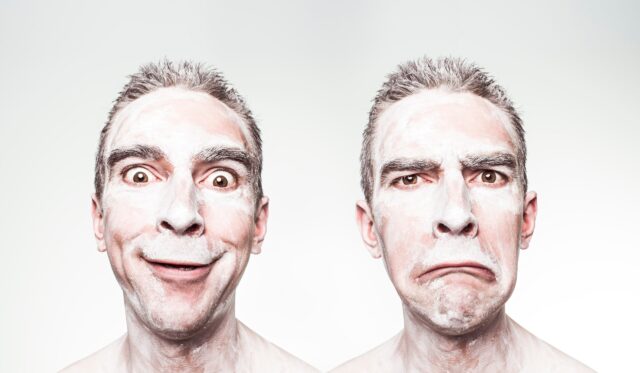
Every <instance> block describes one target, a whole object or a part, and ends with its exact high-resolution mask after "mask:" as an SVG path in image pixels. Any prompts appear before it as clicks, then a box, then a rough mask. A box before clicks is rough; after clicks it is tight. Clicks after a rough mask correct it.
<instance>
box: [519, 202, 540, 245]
mask: <svg viewBox="0 0 640 373" xmlns="http://www.w3.org/2000/svg"><path fill="white" fill-rule="evenodd" d="M537 214H538V196H537V194H536V192H527V194H526V195H525V197H524V208H523V209H522V231H521V235H520V248H521V249H522V250H524V249H526V248H528V247H529V243H530V242H531V237H532V236H533V231H534V229H535V226H536V215H537Z"/></svg>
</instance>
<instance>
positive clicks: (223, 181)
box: [205, 170, 236, 189]
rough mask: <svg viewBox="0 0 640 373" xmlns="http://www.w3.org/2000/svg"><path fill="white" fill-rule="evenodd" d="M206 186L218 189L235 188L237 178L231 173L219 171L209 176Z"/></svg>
mask: <svg viewBox="0 0 640 373" xmlns="http://www.w3.org/2000/svg"><path fill="white" fill-rule="evenodd" d="M205 185H206V186H212V187H214V188H218V189H229V188H234V187H235V186H236V178H235V176H233V175H232V174H231V173H230V172H227V171H224V170H217V171H214V172H212V173H211V174H210V175H209V176H207V178H206V180H205Z"/></svg>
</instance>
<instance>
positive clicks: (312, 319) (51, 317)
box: [0, 0, 640, 372]
mask: <svg viewBox="0 0 640 373" xmlns="http://www.w3.org/2000/svg"><path fill="white" fill-rule="evenodd" d="M638 4H639V3H637V2H632V1H621V2H607V3H606V4H605V3H603V2H596V1H589V2H567V1H561V2H559V1H552V2H547V1H542V2H541V1H536V2H530V3H528V4H523V3H518V4H514V3H513V2H507V1H505V2H492V1H483V2H468V3H466V2H460V1H450V2H442V1H437V2H436V1H395V2H374V1H371V2H365V1H343V2H329V1H324V2H320V1H317V2H312V1H281V0H276V1H270V2H253V3H250V2H245V1H235V2H234V1H226V2H221V1H209V2H205V1H194V2H168V1H153V2H151V1H150V2H146V3H142V2H122V1H109V2H104V1H101V2H97V3H93V4H89V3H88V2H83V3H80V2H71V1H56V2H45V1H42V2H29V1H14V0H2V1H1V2H0V53H1V56H2V58H1V59H0V103H1V105H2V108H1V110H0V178H1V182H0V203H1V205H0V206H1V213H0V230H1V234H0V248H1V250H2V251H1V253H2V258H3V263H2V264H3V265H2V270H1V271H0V292H1V296H2V298H1V299H2V300H1V302H2V303H1V305H0V371H3V372H47V371H54V370H58V369H60V368H62V367H63V366H65V365H67V364H69V363H71V362H73V361H75V360H77V359H79V358H81V357H84V356H85V355H87V354H89V353H91V352H93V351H95V350H97V349H98V348H100V347H102V346H104V345H106V344H107V343H109V342H111V341H112V340H114V339H116V338H117V337H119V336H120V335H121V334H122V333H123V332H124V331H125V325H124V312H123V304H122V295H121V293H120V289H119V287H118V285H117V283H116V281H115V280H114V278H113V275H112V273H111V269H110V267H109V264H108V259H107V256H106V255H104V254H101V253H98V252H97V251H96V246H95V243H94V241H93V236H92V231H91V225H90V215H89V206H90V195H91V193H92V178H93V157H94V153H95V148H96V145H97V139H98V133H99V130H100V128H101V127H102V125H103V123H104V121H105V119H106V116H107V112H108V110H109V108H110V106H111V102H112V100H113V99H114V98H115V97H116V94H117V92H118V91H119V89H120V88H121V86H122V85H123V84H124V82H125V77H126V75H127V74H129V73H132V72H133V71H134V70H136V68H137V66H138V65H140V64H142V63H146V62H149V61H157V60H158V59H160V58H163V57H165V56H166V57H168V58H171V59H193V60H197V61H204V62H207V63H209V64H212V65H215V66H217V67H219V68H220V69H221V70H222V71H223V72H224V73H225V74H226V76H227V77H228V79H229V80H230V81H231V82H233V83H234V85H235V86H236V87H237V88H238V89H239V91H240V92H241V93H242V94H243V95H244V96H245V97H246V98H247V100H248V102H249V105H250V107H251V108H252V109H253V111H254V113H255V115H256V117H257V119H258V121H259V124H260V125H261V127H262V131H263V136H264V137H263V138H264V144H265V145H264V156H265V170H264V186H265V191H266V193H267V195H268V196H270V197H271V216H270V219H269V232H268V234H267V238H266V241H265V245H264V250H263V252H262V254H260V255H259V256H254V257H252V260H251V261H250V263H249V267H248V269H247V271H246V273H245V276H244V278H243V280H242V282H241V284H240V287H239V289H238V293H237V294H238V295H237V299H238V305H237V314H238V317H239V318H240V319H241V320H243V321H244V322H245V323H246V324H247V325H249V326H250V327H251V328H253V329H254V330H256V331H257V332H258V333H260V334H261V335H263V336H265V337H266V338H268V339H270V340H271V341H273V342H275V343H276V344H279V345H280V346H282V347H283V348H285V349H287V350H289V351H291V352H292V353H293V354H296V355H298V356H300V357H301V358H303V359H305V360H307V361H308V362H310V363H311V364H314V365H316V366H317V367H319V368H321V369H329V368H331V367H333V366H335V365H337V364H338V363H340V362H342V361H344V360H345V359H348V358H351V357H353V356H355V355H357V354H360V353H362V352H364V351H365V350H368V349H370V348H372V347H374V346H376V345H377V344H379V343H381V342H383V341H384V340H386V339H388V338H389V337H391V336H392V335H393V334H395V333H396V332H397V331H399V330H400V328H401V325H402V318H401V308H400V302H399V300H398V298H397V295H396V294H395V292H394V290H393V288H392V286H391V283H390V282H389V280H388V278H387V275H386V273H385V271H384V268H383V265H382V262H381V261H375V260H373V259H371V258H370V257H369V255H368V254H367V252H366V250H365V249H364V246H363V244H362V243H361V240H360V237H359V233H358V230H357V227H356V224H355V220H354V202H355V200H356V199H358V198H360V196H361V192H360V190H359V186H358V182H359V176H358V153H359V148H360V135H361V132H362V130H363V127H364V124H365V122H366V120H367V113H368V110H369V106H370V103H371V99H372V98H373V96H374V94H375V91H376V90H377V89H378V87H379V86H380V84H381V83H382V81H383V79H384V76H385V74H387V73H388V72H390V71H391V70H392V69H394V67H395V65H396V64H398V63H399V62H401V61H403V60H406V59H409V58H415V57H418V56H421V55H423V54H429V55H431V56H442V55H454V56H464V57H467V58H468V59H470V60H472V61H476V62H477V63H478V64H480V65H481V66H484V67H485V68H486V69H487V70H488V71H490V72H491V73H493V74H494V75H495V77H496V78H497V79H498V81H499V82H501V84H503V86H504V87H506V89H507V90H508V92H509V93H510V94H511V96H512V97H513V98H514V100H515V102H516V104H517V106H518V107H519V108H520V110H521V112H522V116H523V118H524V123H525V126H526V130H527V142H528V145H529V152H530V153H529V154H530V157H529V163H528V168H529V180H530V185H531V189H533V190H536V191H537V192H538V193H539V208H540V212H539V216H538V224H537V228H536V234H535V235H534V238H533V242H532V245H531V247H530V249H529V250H527V251H525V252H523V253H522V254H521V256H520V275H519V279H518V286H517V288H516V291H515V293H514V295H513V297H512V299H511V300H510V302H509V303H508V307H507V308H508V312H509V313H510V314H511V315H512V317H513V318H514V319H515V320H516V321H518V322H519V323H521V324H522V325H523V326H525V327H526V328H527V329H529V330H530V331H532V332H533V333H535V334H536V335H538V336H539V337H541V338H543V339H545V340H546V341H548V342H550V343H551V344H553V345H555V346H557V347H558V348H560V349H561V350H564V351H565V352H567V353H568V354H570V355H573V356H575V357H576V358H578V359H579V360H582V361H584V362H585V363H586V364H588V365H590V366H592V367H593V368H595V369H596V370H599V371H602V372H608V371H609V372H618V371H628V370H629V368H630V367H633V366H636V365H637V363H636V361H637V360H636V355H637V351H636V349H637V338H638V334H639V333H640V326H639V324H638V322H637V315H638V313H639V312H640V307H639V305H640V303H639V300H638V294H639V293H640V291H639V290H640V289H639V286H638V283H639V282H640V281H639V280H638V273H639V271H638V269H637V266H638V262H639V260H640V246H639V245H638V238H637V237H638V229H639V228H638V208H639V207H640V206H639V205H640V199H639V197H638V193H637V192H636V190H635V189H636V188H637V187H638V184H639V182H640V178H639V176H638V166H637V165H638V161H639V160H640V157H639V151H638V149H637V141H638V139H639V136H638V135H639V134H640V129H639V127H638V119H637V118H638V114H639V109H638V108H639V105H638V101H639V99H640V94H639V93H638V86H640V74H639V73H638V66H640V49H639V48H640V43H639V41H640V26H639V23H638V21H637V18H638V15H639V10H640V6H639V5H638Z"/></svg>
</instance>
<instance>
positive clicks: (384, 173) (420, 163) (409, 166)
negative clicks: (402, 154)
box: [380, 158, 440, 184]
mask: <svg viewBox="0 0 640 373" xmlns="http://www.w3.org/2000/svg"><path fill="white" fill-rule="evenodd" d="M439 167H440V162H436V161H434V160H430V159H408V158H398V159H394V160H391V161H389V162H386V163H385V164H384V165H383V166H382V169H381V171H380V184H384V183H385V182H386V181H387V178H388V177H389V174H390V173H392V172H398V171H420V172H426V171H431V170H433V169H436V168H439Z"/></svg>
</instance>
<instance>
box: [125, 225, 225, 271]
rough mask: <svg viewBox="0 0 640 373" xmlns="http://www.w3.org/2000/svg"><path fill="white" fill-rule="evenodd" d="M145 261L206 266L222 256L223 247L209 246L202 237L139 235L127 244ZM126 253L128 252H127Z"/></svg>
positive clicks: (165, 234)
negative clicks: (140, 254) (139, 252)
mask: <svg viewBox="0 0 640 373" xmlns="http://www.w3.org/2000/svg"><path fill="white" fill-rule="evenodd" d="M128 246H130V249H133V250H140V251H141V252H142V256H143V257H144V258H145V259H147V260H153V261H167V262H177V263H191V264H200V265H208V264H210V263H212V262H213V261H214V260H216V259H218V258H219V257H221V256H222V254H224V252H225V251H226V250H225V246H224V245H212V246H211V247H210V246H209V244H208V242H207V239H206V238H205V237H204V236H200V237H178V236H176V235H174V234H172V233H168V232H164V233H161V234H157V235H141V236H139V237H137V238H136V239H134V240H132V241H130V242H129V243H128ZM127 251H128V250H127Z"/></svg>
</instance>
